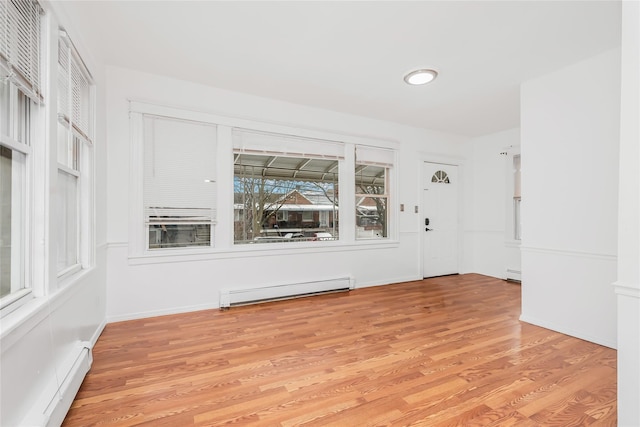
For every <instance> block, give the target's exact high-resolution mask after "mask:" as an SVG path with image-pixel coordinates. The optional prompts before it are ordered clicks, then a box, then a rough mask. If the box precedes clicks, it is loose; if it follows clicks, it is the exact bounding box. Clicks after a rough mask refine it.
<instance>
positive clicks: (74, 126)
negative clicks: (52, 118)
mask: <svg viewBox="0 0 640 427" xmlns="http://www.w3.org/2000/svg"><path fill="white" fill-rule="evenodd" d="M92 107H93V106H92V105H91V75H90V73H89V71H88V70H87V68H86V67H85V65H84V63H83V62H82V60H81V59H80V56H79V55H78V52H77V51H76V49H75V47H74V46H73V43H71V40H70V39H69V37H68V36H67V33H66V32H64V31H61V32H60V38H59V39H58V120H59V121H60V122H61V123H62V124H63V125H65V126H67V127H69V128H70V129H71V130H73V132H74V133H75V134H76V135H77V136H78V137H80V138H82V139H84V140H85V141H87V142H91V121H90V118H91V110H92Z"/></svg>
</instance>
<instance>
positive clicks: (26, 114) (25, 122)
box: [16, 91, 34, 145]
mask: <svg viewBox="0 0 640 427" xmlns="http://www.w3.org/2000/svg"><path fill="white" fill-rule="evenodd" d="M32 109H34V107H33V101H32V100H31V99H30V98H29V97H28V96H26V95H25V94H24V93H22V92H21V91H18V111H17V113H18V133H17V135H16V140H18V141H20V142H22V143H23V144H26V145H30V143H31V118H32V117H31V111H32Z"/></svg>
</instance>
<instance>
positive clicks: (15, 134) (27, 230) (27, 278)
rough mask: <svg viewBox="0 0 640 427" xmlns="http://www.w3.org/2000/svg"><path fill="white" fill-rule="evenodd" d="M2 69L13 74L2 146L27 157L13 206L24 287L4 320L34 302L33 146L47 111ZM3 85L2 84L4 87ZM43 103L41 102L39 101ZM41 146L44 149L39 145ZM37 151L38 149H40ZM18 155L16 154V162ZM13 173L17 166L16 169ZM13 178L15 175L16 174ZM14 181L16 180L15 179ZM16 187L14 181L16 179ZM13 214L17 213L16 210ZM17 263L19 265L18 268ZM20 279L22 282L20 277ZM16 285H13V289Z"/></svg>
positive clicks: (1, 311)
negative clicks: (15, 209)
mask: <svg viewBox="0 0 640 427" xmlns="http://www.w3.org/2000/svg"><path fill="white" fill-rule="evenodd" d="M0 67H2V71H3V73H4V72H6V73H7V74H9V77H7V78H5V79H4V80H5V82H4V84H6V85H7V88H8V93H7V97H8V107H9V108H8V112H7V128H8V129H7V132H6V133H5V132H4V129H0V145H1V146H2V147H4V148H6V149H9V150H11V151H12V153H18V154H19V155H20V156H22V157H23V161H22V164H23V165H22V167H21V170H20V172H19V174H20V175H21V178H20V179H21V182H20V183H18V184H17V185H18V186H19V187H20V189H21V191H13V188H15V187H13V186H12V207H13V204H14V203H16V204H19V205H20V207H19V208H18V209H19V211H20V215H21V218H18V219H16V218H15V216H14V215H13V214H12V221H11V238H12V240H11V261H10V262H11V263H12V266H11V270H12V273H11V274H12V279H11V280H12V282H13V281H14V280H15V279H19V281H20V283H19V284H18V285H17V286H18V287H17V289H16V290H12V291H11V292H10V293H9V294H7V295H5V296H4V297H2V298H1V300H0V317H2V316H5V315H6V314H8V313H10V312H12V311H14V310H15V309H17V308H19V307H20V306H22V305H23V304H25V303H26V302H28V301H29V300H30V299H31V298H33V296H34V295H33V282H32V271H31V265H32V259H31V247H32V244H31V242H32V234H33V232H32V227H31V224H32V221H33V215H32V214H31V212H32V202H31V198H32V197H33V193H34V191H36V188H35V187H36V185H35V184H36V183H35V181H34V176H33V166H32V164H33V162H34V156H35V153H34V146H33V143H34V142H35V141H36V140H37V136H38V135H40V133H41V132H39V131H40V129H41V126H42V120H43V111H42V108H41V107H42V104H41V103H40V102H36V100H34V99H33V98H32V97H30V96H29V94H28V93H27V92H26V91H25V90H23V89H24V88H23V87H22V85H21V84H20V82H17V81H15V80H14V79H13V78H11V77H10V70H7V69H6V67H3V66H1V65H0ZM0 84H1V83H0ZM37 99H38V100H39V98H37ZM25 102H28V103H29V104H28V105H29V108H28V113H27V115H22V114H21V112H25V111H26V110H25V109H24V108H25V107H24V105H26V104H24V103H25ZM38 145H39V146H40V145H44V144H43V143H38ZM36 148H37V147H36ZM13 157H14V155H13V154H12V162H13ZM12 171H13V166H12ZM12 175H13V172H12ZM12 178H13V176H12ZM12 184H13V179H12ZM12 213H13V209H12ZM17 220H20V222H21V224H19V228H20V231H19V242H14V231H15V229H16V228H17V226H16V221H17ZM14 254H15V255H17V256H18V258H19V259H18V260H15V258H14ZM14 263H15V264H14ZM14 266H17V267H18V268H19V270H20V271H19V272H18V273H16V272H15V269H14ZM18 275H19V278H18V277H17V276H18ZM14 287H15V285H14V284H12V285H11V288H12V289H13V288H14Z"/></svg>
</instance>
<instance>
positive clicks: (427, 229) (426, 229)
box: [424, 228, 433, 231]
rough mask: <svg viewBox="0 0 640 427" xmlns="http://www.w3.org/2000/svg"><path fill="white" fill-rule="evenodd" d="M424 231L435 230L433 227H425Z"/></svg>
mask: <svg viewBox="0 0 640 427" xmlns="http://www.w3.org/2000/svg"><path fill="white" fill-rule="evenodd" d="M424 231H433V228H425V229H424Z"/></svg>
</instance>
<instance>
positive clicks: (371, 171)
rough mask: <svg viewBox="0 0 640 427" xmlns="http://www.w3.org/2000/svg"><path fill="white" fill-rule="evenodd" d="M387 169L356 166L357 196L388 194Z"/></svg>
mask: <svg viewBox="0 0 640 427" xmlns="http://www.w3.org/2000/svg"><path fill="white" fill-rule="evenodd" d="M386 174H387V168H385V167H382V166H372V165H360V164H356V194H386V193H385V191H386V185H385V184H386Z"/></svg>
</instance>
